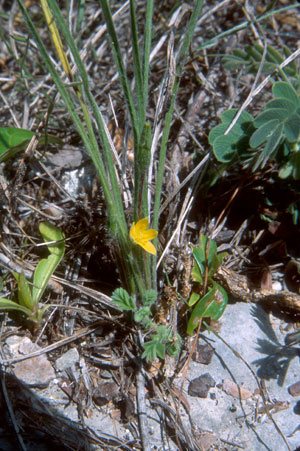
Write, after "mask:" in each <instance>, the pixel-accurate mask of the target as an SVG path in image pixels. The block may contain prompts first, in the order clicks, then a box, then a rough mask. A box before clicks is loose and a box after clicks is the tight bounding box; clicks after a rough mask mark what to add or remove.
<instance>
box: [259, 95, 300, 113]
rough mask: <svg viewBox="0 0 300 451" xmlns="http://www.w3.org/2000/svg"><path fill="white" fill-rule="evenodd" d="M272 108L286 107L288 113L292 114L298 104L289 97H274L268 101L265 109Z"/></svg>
mask: <svg viewBox="0 0 300 451" xmlns="http://www.w3.org/2000/svg"><path fill="white" fill-rule="evenodd" d="M270 108H279V109H284V110H286V111H287V112H288V114H291V113H292V112H293V111H295V110H296V105H295V103H294V102H291V101H290V100H289V99H284V98H280V99H279V98H278V99H273V100H270V102H268V103H267V104H266V106H265V109H268V110H269V109H270Z"/></svg>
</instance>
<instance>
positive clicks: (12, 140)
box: [0, 127, 34, 154]
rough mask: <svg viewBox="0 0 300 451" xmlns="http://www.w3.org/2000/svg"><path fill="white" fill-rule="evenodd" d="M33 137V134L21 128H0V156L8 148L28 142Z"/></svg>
mask: <svg viewBox="0 0 300 451" xmlns="http://www.w3.org/2000/svg"><path fill="white" fill-rule="evenodd" d="M33 135H34V132H32V131H30V130H25V129H23V128H13V127H0V154H2V153H3V152H4V151H5V150H7V149H9V148H10V147H15V146H19V145H21V144H22V143H24V142H28V141H29V140H30V139H31V138H32V137H33Z"/></svg>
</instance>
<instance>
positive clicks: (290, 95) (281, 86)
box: [272, 81, 299, 108]
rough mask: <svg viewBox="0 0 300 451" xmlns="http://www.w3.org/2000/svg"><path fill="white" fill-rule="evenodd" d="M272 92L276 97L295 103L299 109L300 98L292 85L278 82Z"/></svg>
mask: <svg viewBox="0 0 300 451" xmlns="http://www.w3.org/2000/svg"><path fill="white" fill-rule="evenodd" d="M272 91H273V95H274V97H277V98H284V99H288V100H290V101H291V102H293V103H294V105H296V107H297V108H299V98H298V95H297V92H296V91H295V89H294V88H293V87H292V86H291V85H290V83H287V82H285V81H278V82H277V83H274V85H273V89H272Z"/></svg>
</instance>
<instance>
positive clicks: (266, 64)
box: [222, 44, 298, 77]
mask: <svg viewBox="0 0 300 451" xmlns="http://www.w3.org/2000/svg"><path fill="white" fill-rule="evenodd" d="M263 55H264V48H263V47H262V46H261V45H259V44H254V45H251V46H250V45H248V46H245V48H243V49H234V50H233V51H232V54H228V55H225V56H224V57H223V59H222V61H223V64H224V67H225V68H226V69H228V70H230V71H233V70H236V69H239V68H240V67H241V66H243V67H244V68H245V71H246V72H248V73H254V74H256V73H257V72H258V70H259V69H260V66H261V63H262V60H263ZM289 56H291V51H290V49H289V48H288V47H286V46H284V47H283V49H282V54H281V53H280V52H279V51H278V50H276V49H275V48H274V47H272V46H270V45H268V46H267V49H266V54H265V59H264V61H263V66H262V72H263V73H265V74H271V73H272V72H274V71H275V70H276V69H278V67H279V65H280V64H282V63H283V61H284V60H285V59H286V58H288V57H289ZM281 71H282V72H283V73H285V74H286V75H287V76H290V77H297V75H298V71H297V64H296V62H295V61H294V60H293V61H291V62H290V63H289V64H288V65H287V66H285V68H284V69H281Z"/></svg>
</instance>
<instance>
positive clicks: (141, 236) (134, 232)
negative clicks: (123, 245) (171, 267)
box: [129, 218, 157, 255]
mask: <svg viewBox="0 0 300 451" xmlns="http://www.w3.org/2000/svg"><path fill="white" fill-rule="evenodd" d="M148 225H149V221H148V218H143V219H140V220H139V221H138V222H136V223H135V222H134V223H133V224H132V226H131V229H130V233H129V235H130V238H131V239H132V240H133V241H134V242H135V244H138V245H139V246H141V247H142V248H143V249H145V251H147V252H149V254H152V255H156V249H155V247H154V245H153V244H152V243H150V240H153V238H155V237H156V236H157V231H156V230H154V229H149V230H147V227H148Z"/></svg>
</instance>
